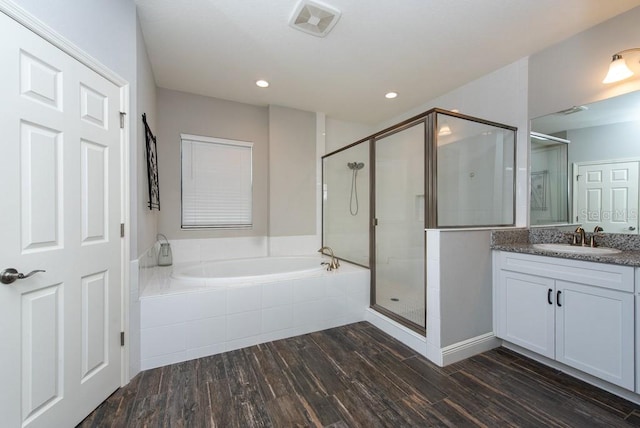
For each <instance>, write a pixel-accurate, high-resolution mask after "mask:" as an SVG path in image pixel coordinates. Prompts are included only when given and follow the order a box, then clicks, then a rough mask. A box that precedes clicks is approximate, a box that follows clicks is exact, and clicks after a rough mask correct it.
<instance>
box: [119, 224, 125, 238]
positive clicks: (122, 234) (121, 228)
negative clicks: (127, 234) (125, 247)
mask: <svg viewBox="0 0 640 428" xmlns="http://www.w3.org/2000/svg"><path fill="white" fill-rule="evenodd" d="M120 237H121V238H124V223H120Z"/></svg>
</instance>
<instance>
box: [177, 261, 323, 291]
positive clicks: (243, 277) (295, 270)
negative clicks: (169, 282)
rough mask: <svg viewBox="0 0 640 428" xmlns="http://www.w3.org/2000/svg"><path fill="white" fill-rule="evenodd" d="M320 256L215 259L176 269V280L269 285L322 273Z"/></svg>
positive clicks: (215, 283)
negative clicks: (273, 281)
mask: <svg viewBox="0 0 640 428" xmlns="http://www.w3.org/2000/svg"><path fill="white" fill-rule="evenodd" d="M321 262H322V259H321V258H320V257H317V256H316V257H254V258H247V259H233V260H215V261H207V262H201V263H197V264H195V265H194V264H188V265H183V266H176V267H174V269H173V270H172V272H171V277H172V278H174V279H183V280H190V279H192V280H197V279H205V280H206V282H207V284H209V285H218V284H230V283H234V284H237V283H242V282H255V281H260V282H268V281H272V280H277V279H284V278H293V277H297V276H305V275H307V274H313V273H319V272H320V271H322V270H323V269H325V267H324V266H322V265H320V263H321Z"/></svg>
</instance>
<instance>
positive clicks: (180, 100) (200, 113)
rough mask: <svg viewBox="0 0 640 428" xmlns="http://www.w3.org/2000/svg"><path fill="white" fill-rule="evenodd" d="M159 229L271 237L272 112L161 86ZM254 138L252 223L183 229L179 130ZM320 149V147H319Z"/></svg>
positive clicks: (178, 235) (181, 235)
mask: <svg viewBox="0 0 640 428" xmlns="http://www.w3.org/2000/svg"><path fill="white" fill-rule="evenodd" d="M157 116H158V119H157V120H158V121H157V138H158V163H159V164H158V169H159V179H160V183H159V184H160V205H161V210H160V217H159V225H158V229H159V232H160V233H163V234H165V235H166V236H167V237H168V238H169V239H194V238H195V239H199V238H223V237H234V236H235V237H238V236H267V235H268V218H269V207H268V193H269V184H268V183H269V176H268V168H269V165H268V151H269V111H268V109H267V108H266V107H258V106H252V105H249V104H243V103H237V102H233V101H226V100H221V99H217V98H211V97H204V96H201V95H194V94H188V93H185V92H178V91H172V90H168V89H163V88H158V91H157ZM181 133H185V134H193V135H202V136H206V137H218V138H225V139H230V140H241V141H251V142H253V143H254V146H253V227H252V228H251V229H196V230H182V229H181V219H180V217H181V202H180V198H181V193H180V192H181V190H180V183H181V178H180V134H181ZM314 150H315V149H314Z"/></svg>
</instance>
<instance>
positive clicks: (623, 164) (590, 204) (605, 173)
mask: <svg viewBox="0 0 640 428" xmlns="http://www.w3.org/2000/svg"><path fill="white" fill-rule="evenodd" d="M531 131H532V134H533V135H532V139H531V153H530V155H531V156H530V160H531V204H530V208H531V211H530V219H531V221H530V224H531V225H532V226H535V225H553V224H559V223H575V224H581V225H582V226H583V227H584V228H585V229H586V230H588V231H589V230H593V229H594V228H595V227H596V226H601V227H603V228H604V231H605V232H609V233H634V234H635V233H638V210H639V202H638V188H639V173H638V170H639V167H640V92H632V93H628V94H625V95H620V96H618V97H614V98H609V99H606V100H603V101H598V102H595V103H592V104H588V105H585V106H578V107H573V108H571V109H567V110H564V111H561V112H557V113H553V114H550V115H547V116H542V117H539V118H536V119H533V120H532V121H531ZM536 133H538V134H546V136H551V138H548V139H547V140H540V139H538V138H535V137H536ZM538 136H539V135H538ZM541 137H542V138H544V137H545V136H544V135H543V136H541ZM554 137H555V139H554ZM562 140H565V142H563V141H562ZM567 140H568V141H569V142H570V143H567V142H566V141H567ZM563 152H566V155H564V154H563ZM564 156H566V160H565V159H564ZM563 188H567V189H568V191H567V192H564V191H563V190H562V189H563ZM565 194H566V196H565ZM564 198H566V202H565V201H563V199H564ZM564 206H568V210H566V212H565V211H563V207H564Z"/></svg>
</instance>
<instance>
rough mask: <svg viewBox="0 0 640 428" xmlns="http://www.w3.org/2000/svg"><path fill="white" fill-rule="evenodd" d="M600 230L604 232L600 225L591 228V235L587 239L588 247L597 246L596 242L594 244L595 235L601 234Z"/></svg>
mask: <svg viewBox="0 0 640 428" xmlns="http://www.w3.org/2000/svg"><path fill="white" fill-rule="evenodd" d="M600 232H604V229H603V228H602V227H600V226H596V227H594V228H593V235H591V238H590V239H589V246H590V247H592V248H593V247H597V246H598V244H596V236H602V234H601V233H600Z"/></svg>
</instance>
